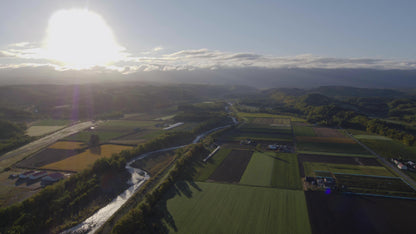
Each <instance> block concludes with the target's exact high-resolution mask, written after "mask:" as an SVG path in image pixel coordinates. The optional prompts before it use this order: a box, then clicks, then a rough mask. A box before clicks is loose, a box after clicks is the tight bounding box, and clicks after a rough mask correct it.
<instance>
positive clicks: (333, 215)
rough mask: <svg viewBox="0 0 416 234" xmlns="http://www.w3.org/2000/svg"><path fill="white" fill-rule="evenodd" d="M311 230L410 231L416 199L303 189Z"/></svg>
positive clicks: (323, 232)
mask: <svg viewBox="0 0 416 234" xmlns="http://www.w3.org/2000/svg"><path fill="white" fill-rule="evenodd" d="M305 197H306V201H307V205H308V212H309V218H310V223H311V228H312V232H313V233H321V234H333V233H340V234H344V233H345V234H349V233H358V234H368V233H413V232H414V210H416V201H414V200H404V199H391V198H383V197H368V196H354V195H345V194H335V193H334V194H325V193H324V192H316V191H314V192H305Z"/></svg>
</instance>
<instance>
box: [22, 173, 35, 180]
mask: <svg viewBox="0 0 416 234" xmlns="http://www.w3.org/2000/svg"><path fill="white" fill-rule="evenodd" d="M33 173H35V171H27V172H23V173H21V174H20V175H19V178H20V179H26V178H28V177H29V176H30V175H31V174H33Z"/></svg>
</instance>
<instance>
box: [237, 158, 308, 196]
mask: <svg viewBox="0 0 416 234" xmlns="http://www.w3.org/2000/svg"><path fill="white" fill-rule="evenodd" d="M240 184H247V185H256V186H270V187H279V188H292V189H301V188H302V185H301V183H300V176H299V168H298V160H297V157H296V154H285V153H279V154H277V153H274V152H265V153H261V152H254V154H253V156H252V157H251V160H250V162H249V164H248V166H247V168H246V170H245V172H244V174H243V176H242V177H241V180H240Z"/></svg>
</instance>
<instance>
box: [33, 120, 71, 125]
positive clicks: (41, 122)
mask: <svg viewBox="0 0 416 234" xmlns="http://www.w3.org/2000/svg"><path fill="white" fill-rule="evenodd" d="M69 123H70V121H69V120H64V119H43V120H38V121H35V122H33V123H32V124H31V125H32V126H65V125H68V124H69Z"/></svg>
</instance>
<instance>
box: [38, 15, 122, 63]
mask: <svg viewBox="0 0 416 234" xmlns="http://www.w3.org/2000/svg"><path fill="white" fill-rule="evenodd" d="M45 43H46V45H45V47H46V54H47V57H48V58H49V59H52V60H56V61H58V62H62V63H64V64H65V65H67V66H70V67H72V68H75V69H85V68H91V67H93V66H105V65H108V64H110V63H111V62H114V61H118V60H120V59H121V58H122V51H123V50H124V48H123V47H121V46H119V45H118V44H117V42H116V41H115V38H114V36H113V33H112V31H111V29H110V28H109V26H107V24H106V22H105V21H104V20H103V18H102V17H101V16H100V15H98V14H96V13H94V12H91V11H88V10H79V9H72V10H60V11H58V12H56V13H54V14H53V15H52V17H51V18H50V20H49V25H48V30H47V38H46V40H45Z"/></svg>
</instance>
